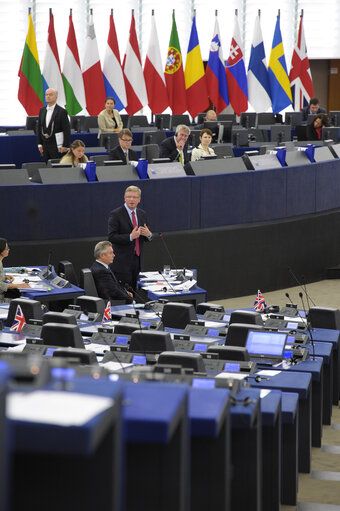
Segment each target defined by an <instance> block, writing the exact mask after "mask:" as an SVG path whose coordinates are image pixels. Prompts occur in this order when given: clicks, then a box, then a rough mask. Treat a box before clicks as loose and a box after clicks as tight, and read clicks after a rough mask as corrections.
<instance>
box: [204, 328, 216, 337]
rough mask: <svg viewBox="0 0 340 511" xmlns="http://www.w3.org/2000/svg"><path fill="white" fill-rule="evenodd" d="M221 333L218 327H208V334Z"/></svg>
mask: <svg viewBox="0 0 340 511" xmlns="http://www.w3.org/2000/svg"><path fill="white" fill-rule="evenodd" d="M218 334H219V330H218V328H209V329H208V332H207V335H214V336H215V335H217V336H218Z"/></svg>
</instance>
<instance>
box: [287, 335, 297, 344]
mask: <svg viewBox="0 0 340 511" xmlns="http://www.w3.org/2000/svg"><path fill="white" fill-rule="evenodd" d="M294 343H295V335H287V341H286V344H294Z"/></svg>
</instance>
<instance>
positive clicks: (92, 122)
mask: <svg viewBox="0 0 340 511" xmlns="http://www.w3.org/2000/svg"><path fill="white" fill-rule="evenodd" d="M85 126H86V130H87V131H90V128H98V117H97V116H96V115H86V116H85Z"/></svg>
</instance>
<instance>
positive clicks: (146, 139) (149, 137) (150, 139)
mask: <svg viewBox="0 0 340 511" xmlns="http://www.w3.org/2000/svg"><path fill="white" fill-rule="evenodd" d="M165 138H166V134H165V132H164V131H144V133H143V145H147V144H158V145H160V144H161V143H162V142H163V140H164V139H165Z"/></svg>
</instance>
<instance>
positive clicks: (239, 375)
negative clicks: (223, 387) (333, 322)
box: [215, 371, 248, 380]
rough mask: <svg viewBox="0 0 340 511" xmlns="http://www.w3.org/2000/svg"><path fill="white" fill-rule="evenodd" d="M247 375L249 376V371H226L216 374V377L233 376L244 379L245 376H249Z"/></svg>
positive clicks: (235, 378)
mask: <svg viewBox="0 0 340 511" xmlns="http://www.w3.org/2000/svg"><path fill="white" fill-rule="evenodd" d="M247 376H248V374H247V373H228V372H227V371H226V372H223V373H218V374H216V376H215V378H231V379H233V380H244V379H245V378H247Z"/></svg>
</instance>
